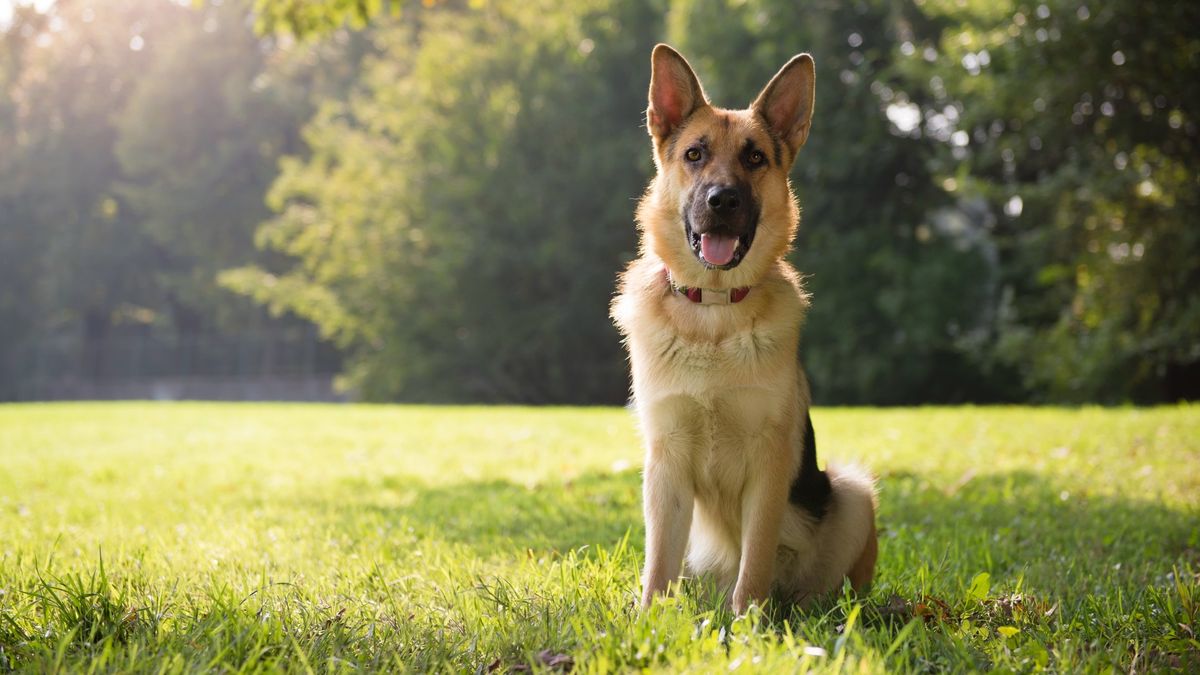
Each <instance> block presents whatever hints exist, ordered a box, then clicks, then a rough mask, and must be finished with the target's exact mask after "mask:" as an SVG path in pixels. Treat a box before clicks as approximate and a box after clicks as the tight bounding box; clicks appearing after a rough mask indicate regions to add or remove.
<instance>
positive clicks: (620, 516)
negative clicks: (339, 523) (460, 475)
mask: <svg viewBox="0 0 1200 675" xmlns="http://www.w3.org/2000/svg"><path fill="white" fill-rule="evenodd" d="M349 487H350V488H351V492H352V494H354V495H355V497H354V499H353V500H350V501H349V502H347V503H346V504H345V507H344V508H343V509H342V510H341V511H340V512H337V511H335V517H337V518H340V519H341V520H343V521H344V522H346V523H347V524H348V526H353V525H352V524H353V523H355V522H357V521H361V520H363V518H364V515H365V514H369V515H370V516H371V517H378V518H380V519H382V520H384V521H385V522H399V521H404V522H406V523H407V524H408V525H409V526H411V527H413V528H414V530H415V531H416V532H417V534H418V535H426V536H430V537H435V538H438V539H442V540H444V541H447V542H452V543H456V544H461V545H465V546H467V547H469V548H470V549H471V550H472V551H473V552H475V553H476V554H478V555H483V556H487V555H500V556H510V555H516V554H523V553H524V552H525V551H527V550H532V551H534V552H545V551H559V552H563V551H567V550H571V549H576V548H579V547H581V546H585V545H592V546H603V547H611V546H614V545H615V544H617V542H619V541H620V540H621V539H622V538H623V537H624V536H625V535H626V533H627V532H628V533H629V538H630V544H631V545H634V546H636V547H637V548H638V549H639V550H640V547H641V537H642V534H641V533H642V515H641V475H640V474H639V473H638V472H635V471H629V472H623V473H615V474H614V473H589V474H584V475H582V476H580V477H578V478H576V479H573V480H570V481H565V482H561V483H543V484H540V485H536V486H532V487H529V486H525V485H521V484H517V483H512V482H509V481H504V480H492V481H482V482H471V483H458V484H454V485H448V486H436V487H422V486H420V485H413V484H411V483H406V484H402V483H400V482H399V481H395V480H389V481H383V482H382V483H381V484H378V485H376V486H375V487H365V486H363V485H362V484H355V485H352V486H349ZM397 494H399V495H401V496H402V500H401V501H403V502H404V505H402V506H395V505H388V501H389V499H388V496H389V495H392V496H394V495H397ZM392 501H395V500H394V499H393V500H392Z"/></svg>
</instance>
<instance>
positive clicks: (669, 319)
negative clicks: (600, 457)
mask: <svg viewBox="0 0 1200 675" xmlns="http://www.w3.org/2000/svg"><path fill="white" fill-rule="evenodd" d="M652 70H653V74H652V84H651V93H650V109H649V110H648V111H647V121H648V127H649V128H650V132H651V136H652V138H653V144H654V159H655V165H656V167H657V175H656V176H655V177H654V179H653V180H652V182H651V183H650V186H649V188H648V189H647V191H646V194H645V196H644V197H643V199H642V201H641V203H640V204H639V206H638V209H637V220H638V224H639V227H640V230H641V235H642V239H641V251H640V257H639V258H638V259H636V260H634V261H633V262H632V263H631V264H630V265H629V267H628V268H627V269H626V270H625V272H624V273H623V274H622V275H621V279H620V290H619V295H618V296H617V298H616V299H615V300H614V301H613V307H612V315H613V319H614V321H615V322H616V324H617V326H618V328H619V329H620V330H621V332H622V333H623V334H624V336H625V342H626V345H627V348H628V350H629V357H630V364H631V369H632V380H633V398H634V404H635V406H636V410H637V415H638V419H639V422H640V426H641V431H642V434H643V437H644V440H645V444H646V471H645V483H644V509H645V517H646V567H645V571H644V577H643V583H644V595H643V603H644V604H649V603H650V602H651V601H652V600H653V598H654V597H655V595H657V594H660V593H664V592H666V591H667V590H668V588H669V587H670V585H671V584H672V583H674V582H675V581H676V580H677V579H678V577H679V575H680V573H681V566H682V563H683V560H684V558H685V557H686V561H687V571H688V573H690V574H703V575H707V576H709V577H711V578H712V579H714V580H715V581H717V582H718V583H719V584H721V586H722V587H723V588H725V589H726V590H728V591H729V592H730V593H731V602H732V606H733V608H734V609H735V610H736V611H738V612H742V611H744V610H745V609H746V607H747V606H748V605H749V603H751V602H761V601H762V600H764V599H765V598H766V596H767V595H768V593H770V592H772V591H775V592H779V593H783V594H785V595H786V596H788V597H792V598H795V599H797V600H803V599H806V598H809V597H812V596H813V595H816V594H821V593H826V592H829V591H832V590H835V589H837V588H840V587H841V584H842V580H843V579H844V578H846V577H847V575H850V577H851V580H852V582H853V585H854V586H855V587H856V588H857V587H862V586H864V585H865V584H866V583H868V582H869V581H870V578H871V574H872V572H873V568H874V558H875V531H874V489H873V484H872V481H871V479H870V477H869V475H867V474H866V473H865V472H863V471H861V470H859V469H856V468H854V467H837V466H834V467H831V468H830V469H829V470H828V474H829V477H830V480H831V483H832V486H833V496H832V500H831V504H830V508H829V511H828V513H827V514H826V515H825V517H824V518H822V519H820V520H819V521H818V520H816V519H814V518H813V517H812V516H810V515H809V514H808V513H807V512H805V511H803V510H801V509H798V508H797V507H795V506H793V505H792V504H790V503H789V502H788V490H789V487H790V486H791V484H792V482H793V480H794V479H795V478H796V476H797V474H798V472H799V469H800V462H801V452H802V448H803V442H804V437H803V435H804V430H805V426H804V420H805V419H806V413H807V410H808V407H809V404H810V400H809V389H808V382H807V380H806V379H805V376H804V372H803V370H802V369H801V368H800V367H799V363H798V361H797V348H798V344H799V339H800V326H801V323H802V321H803V318H804V314H805V311H806V309H807V308H808V295H807V294H806V293H805V291H804V289H803V287H802V285H801V282H800V277H799V275H798V274H797V273H796V271H795V270H793V269H792V268H791V267H790V266H789V265H788V264H787V263H786V262H785V261H784V256H785V255H786V253H787V251H788V249H789V247H790V246H791V242H792V239H793V237H794V236H795V233H796V228H797V225H798V223H799V209H798V207H797V205H796V202H795V199H794V197H793V195H792V192H791V186H790V185H789V184H788V179H787V174H788V170H789V169H790V167H791V165H792V162H793V161H794V159H795V156H796V153H797V152H798V151H799V150H800V148H801V147H802V146H803V144H804V141H805V140H806V139H807V137H808V130H809V123H810V120H811V111H812V91H813V88H812V73H813V69H812V60H811V58H809V57H808V56H807V55H802V56H799V57H796V58H795V59H793V60H792V62H790V63H789V64H788V65H787V66H785V67H784V69H783V70H781V71H780V73H779V74H778V75H776V77H775V78H774V79H773V80H772V81H771V83H770V84H768V86H767V87H766V89H764V91H763V94H762V95H760V96H759V98H758V100H756V102H755V104H754V105H753V106H752V107H751V108H749V109H746V110H723V109H720V108H715V107H713V106H711V105H710V104H709V103H708V101H707V99H706V98H705V96H704V93H703V89H701V88H700V85H699V82H698V80H696V78H695V76H694V75H693V74H692V71H691V68H690V66H688V65H687V63H686V61H684V60H683V58H682V57H681V56H679V55H678V54H677V53H675V52H674V51H673V50H671V49H670V48H669V47H666V46H665V45H660V46H659V47H657V48H656V49H655V51H654V55H653V56H652ZM702 136H703V137H704V138H705V139H707V145H706V146H705V147H706V148H707V150H706V151H708V152H711V156H712V160H711V161H709V162H707V163H706V164H705V165H704V166H703V168H702V169H700V170H697V168H696V167H695V166H685V164H686V162H684V161H683V160H681V159H680V153H681V152H683V150H684V149H685V148H687V147H688V144H689V143H693V142H696V139H699V138H700V137H702ZM747 140H751V141H753V142H754V143H755V144H756V146H757V147H760V148H772V149H773V148H775V147H778V148H779V149H780V152H779V153H778V155H779V156H778V157H777V158H774V159H777V161H772V162H771V163H770V165H769V166H762V167H758V168H757V169H754V170H751V169H748V168H747V167H746V166H745V165H744V163H743V162H740V161H739V160H738V157H739V154H738V153H739V152H742V151H743V150H742V149H743V148H744V147H745V144H746V142H747ZM672 150H674V154H672ZM771 154H772V155H774V154H775V153H773V152H772V153H771ZM713 180H718V181H722V180H742V181H745V182H746V183H747V184H748V185H750V186H751V189H752V190H753V194H754V196H755V198H756V199H757V200H758V203H759V204H760V209H761V210H760V216H759V220H758V227H757V232H756V234H755V237H754V240H753V243H752V245H751V247H750V249H749V251H748V252H747V253H746V255H745V257H744V258H743V259H742V261H741V263H740V264H738V265H737V266H736V267H734V268H732V269H729V270H720V269H709V268H707V267H706V266H705V265H704V264H703V263H702V262H700V261H699V260H698V259H697V257H696V255H695V254H693V252H692V250H691V248H690V246H689V244H688V242H687V238H686V236H685V235H684V231H683V221H682V216H681V213H682V212H683V210H684V208H685V207H686V204H687V200H688V199H690V198H692V197H693V190H694V189H696V186H697V185H700V184H702V183H705V182H706V181H713ZM667 269H669V270H670V275H671V278H672V279H673V280H674V282H675V284H676V285H678V286H696V287H702V288H707V289H730V288H738V287H743V286H749V287H751V291H750V293H749V295H747V296H746V298H745V299H744V300H742V301H741V302H739V303H737V304H731V305H700V304H695V303H692V302H691V301H689V300H688V299H686V298H684V297H681V296H680V295H678V294H676V293H673V292H672V290H671V289H670V287H669V285H668V281H667V274H666V272H665V270H667Z"/></svg>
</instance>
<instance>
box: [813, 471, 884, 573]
mask: <svg viewBox="0 0 1200 675" xmlns="http://www.w3.org/2000/svg"><path fill="white" fill-rule="evenodd" d="M826 473H827V474H828V475H829V483H830V486H831V487H832V489H833V494H832V496H833V504H832V508H831V509H830V512H829V514H828V515H827V516H826V518H825V520H824V521H823V522H822V523H821V525H820V526H819V527H818V528H817V537H818V543H817V546H818V547H819V549H820V550H821V552H822V553H821V557H822V558H823V559H824V562H825V565H824V566H825V567H826V570H827V574H829V575H830V577H831V578H830V579H829V580H828V581H829V583H828V584H827V585H828V586H829V590H835V589H837V588H839V587H840V586H841V584H842V579H843V578H849V579H850V584H851V586H853V587H854V589H855V590H856V591H859V590H863V589H864V588H866V587H867V585H869V584H870V583H871V579H872V577H873V576H874V574H875V559H876V557H877V556H878V551H879V548H878V546H879V545H878V541H877V534H876V531H875V481H874V480H873V479H872V478H871V476H870V474H868V473H867V472H866V471H864V470H862V469H860V468H859V467H857V466H854V465H831V466H830V467H829V468H828V469H826Z"/></svg>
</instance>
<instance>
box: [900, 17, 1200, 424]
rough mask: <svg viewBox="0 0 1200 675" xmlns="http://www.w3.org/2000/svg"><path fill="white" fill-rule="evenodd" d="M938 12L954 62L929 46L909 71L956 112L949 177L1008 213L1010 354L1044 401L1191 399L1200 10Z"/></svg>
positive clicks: (999, 346)
mask: <svg viewBox="0 0 1200 675" xmlns="http://www.w3.org/2000/svg"><path fill="white" fill-rule="evenodd" d="M929 4H930V7H929V11H930V13H931V14H932V15H933V16H936V17H938V18H939V19H941V20H943V21H945V22H946V25H945V29H944V30H943V31H942V32H941V33H940V34H934V35H933V36H932V38H931V44H932V46H933V47H936V48H937V50H938V57H937V59H936V60H934V61H932V62H930V61H927V60H925V59H923V58H921V57H920V54H919V52H920V50H917V52H914V54H913V55H912V56H910V57H908V58H907V59H903V60H902V61H903V70H904V71H905V72H907V73H908V74H909V76H910V77H911V78H912V79H914V80H918V81H919V80H920V79H922V78H932V77H937V78H938V79H939V82H940V86H939V87H938V88H937V90H936V96H934V97H933V98H932V99H931V100H929V101H928V102H927V103H926V115H927V117H926V119H927V120H929V119H931V117H930V116H931V115H937V114H939V111H942V110H948V111H951V112H952V113H953V115H952V116H953V117H955V118H958V119H957V127H958V128H959V129H961V133H962V136H961V138H960V139H959V140H958V142H955V143H953V144H954V145H955V146H957V147H956V149H955V151H954V157H953V158H950V157H947V158H946V160H947V161H946V162H945V163H944V164H943V166H944V167H945V169H944V173H947V174H950V175H958V176H960V177H962V178H963V180H961V181H960V182H961V183H962V184H963V185H962V189H964V190H965V191H968V192H970V193H974V194H981V195H983V196H984V197H985V198H987V199H988V200H989V201H990V203H991V207H992V210H993V212H994V213H996V214H998V216H999V218H998V220H997V222H996V225H995V228H994V230H993V232H992V235H991V236H992V238H993V240H994V241H995V242H996V245H997V247H998V248H999V250H1000V255H1001V260H1002V265H1001V270H1002V272H1003V277H1002V279H1001V286H1002V287H1003V293H1005V294H1006V295H1005V296H1004V298H1003V301H1002V303H1003V306H1002V310H1003V311H1001V312H998V313H997V324H996V326H995V327H994V329H993V332H992V337H993V342H992V345H993V346H994V349H995V358H997V359H999V360H1000V361H1004V362H1007V363H1009V364H1010V365H1011V366H1012V367H1015V368H1016V369H1018V370H1019V371H1020V373H1021V375H1022V376H1023V379H1024V384H1025V387H1026V390H1027V391H1029V392H1031V393H1033V396H1034V397H1035V398H1038V399H1050V400H1070V401H1096V400H1099V401H1110V402H1111V401H1120V400H1126V399H1128V398H1134V399H1156V398H1161V397H1164V396H1165V397H1174V396H1179V395H1181V394H1182V392H1184V391H1188V388H1187V387H1188V385H1184V384H1183V382H1181V380H1183V379H1185V378H1192V377H1195V371H1196V368H1197V364H1200V293H1198V292H1197V289H1200V266H1197V265H1196V263H1195V261H1196V260H1197V259H1200V231H1197V229H1196V228H1195V227H1194V222H1193V220H1194V218H1193V217H1192V215H1191V214H1193V213H1194V212H1195V211H1196V209H1197V208H1198V207H1200V182H1198V179H1197V176H1198V175H1200V126H1198V122H1197V120H1196V119H1195V110H1196V106H1197V102H1200V84H1198V82H1200V80H1198V76H1200V37H1198V36H1197V35H1196V34H1195V32H1194V31H1192V32H1189V31H1187V30H1181V27H1182V26H1194V25H1197V24H1198V23H1200V6H1197V5H1196V4H1195V3H1167V4H1164V5H1162V6H1155V7H1154V8H1153V10H1152V11H1148V10H1147V8H1146V6H1145V5H1144V4H1143V3H1139V2H1134V1H1131V0H1126V1H1121V2H1107V3H1103V4H1101V5H1094V4H1092V3H1083V2H1080V1H1079V0H1054V1H1048V2H1044V3H1038V4H1031V3H1025V2H999V3H976V4H969V5H966V6H963V7H960V6H958V5H954V4H952V3H949V2H938V3H929ZM1067 64H1069V65H1067ZM943 119H944V118H943ZM949 134H950V129H948V128H947V129H945V130H944V131H942V136H943V138H944V139H945V140H951V139H950V138H949ZM1192 386H1194V385H1192ZM1192 391H1194V389H1192Z"/></svg>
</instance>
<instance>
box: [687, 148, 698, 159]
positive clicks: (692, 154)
mask: <svg viewBox="0 0 1200 675" xmlns="http://www.w3.org/2000/svg"><path fill="white" fill-rule="evenodd" d="M683 156H684V157H685V158H687V161H689V162H699V161H700V148H688V151H687V152H685V153H683Z"/></svg>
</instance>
